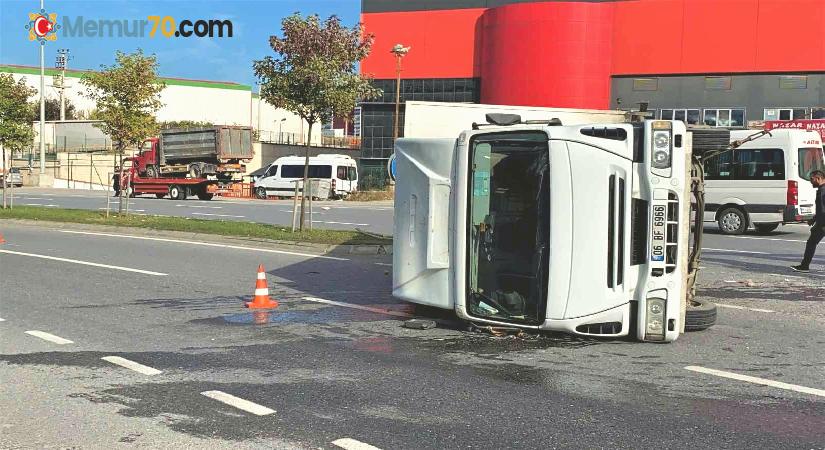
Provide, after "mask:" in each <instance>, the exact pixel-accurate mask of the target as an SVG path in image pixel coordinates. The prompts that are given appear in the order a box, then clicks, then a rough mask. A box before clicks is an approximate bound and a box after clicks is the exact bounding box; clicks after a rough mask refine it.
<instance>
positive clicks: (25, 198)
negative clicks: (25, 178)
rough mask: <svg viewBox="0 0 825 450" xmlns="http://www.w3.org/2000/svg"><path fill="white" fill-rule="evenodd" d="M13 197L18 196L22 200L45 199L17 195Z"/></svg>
mask: <svg viewBox="0 0 825 450" xmlns="http://www.w3.org/2000/svg"><path fill="white" fill-rule="evenodd" d="M15 198H20V199H22V200H46V199H45V198H43V197H17V196H15Z"/></svg>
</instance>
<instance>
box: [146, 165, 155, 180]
mask: <svg viewBox="0 0 825 450" xmlns="http://www.w3.org/2000/svg"><path fill="white" fill-rule="evenodd" d="M157 176H158V169H156V168H155V166H146V178H157Z"/></svg>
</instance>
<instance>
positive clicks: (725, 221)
mask: <svg viewBox="0 0 825 450" xmlns="http://www.w3.org/2000/svg"><path fill="white" fill-rule="evenodd" d="M718 223H719V231H721V232H722V234H729V235H737V234H743V233H744V232H745V231H747V229H748V216H747V214H745V212H744V211H742V210H741V209H739V208H725V209H723V210H722V212H720V213H719V219H718Z"/></svg>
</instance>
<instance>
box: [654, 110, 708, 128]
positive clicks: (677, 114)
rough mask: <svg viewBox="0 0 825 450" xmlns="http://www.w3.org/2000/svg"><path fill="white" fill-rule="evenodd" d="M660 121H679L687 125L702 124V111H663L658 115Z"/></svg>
mask: <svg viewBox="0 0 825 450" xmlns="http://www.w3.org/2000/svg"><path fill="white" fill-rule="evenodd" d="M660 118H661V119H662V120H681V121H682V122H684V123H686V124H688V125H699V124H700V123H702V111H701V110H699V109H689V108H688V109H663V110H662V112H661V115H660Z"/></svg>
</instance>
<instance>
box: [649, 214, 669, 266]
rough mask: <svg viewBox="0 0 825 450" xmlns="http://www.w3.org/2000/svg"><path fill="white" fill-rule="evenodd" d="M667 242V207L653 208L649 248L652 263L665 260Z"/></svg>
mask: <svg viewBox="0 0 825 450" xmlns="http://www.w3.org/2000/svg"><path fill="white" fill-rule="evenodd" d="M666 242H667V207H666V206H664V205H654V206H653V239H652V242H651V246H650V259H651V260H653V261H660V262H661V261H664V260H665V247H666Z"/></svg>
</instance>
